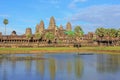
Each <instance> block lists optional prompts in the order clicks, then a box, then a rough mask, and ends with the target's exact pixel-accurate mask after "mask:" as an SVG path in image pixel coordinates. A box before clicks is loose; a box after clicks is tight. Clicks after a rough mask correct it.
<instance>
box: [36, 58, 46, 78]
mask: <svg viewBox="0 0 120 80" xmlns="http://www.w3.org/2000/svg"><path fill="white" fill-rule="evenodd" d="M44 62H45V61H44V60H37V61H36V72H37V74H38V73H39V74H40V75H41V76H40V77H41V80H43V79H44V71H45V65H44Z"/></svg>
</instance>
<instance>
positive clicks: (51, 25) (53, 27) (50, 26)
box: [48, 16, 56, 29]
mask: <svg viewBox="0 0 120 80" xmlns="http://www.w3.org/2000/svg"><path fill="white" fill-rule="evenodd" d="M55 27H56V23H55V19H54V17H53V16H52V17H51V18H50V22H49V27H48V29H55Z"/></svg>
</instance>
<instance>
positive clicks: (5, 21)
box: [3, 19, 8, 35]
mask: <svg viewBox="0 0 120 80" xmlns="http://www.w3.org/2000/svg"><path fill="white" fill-rule="evenodd" d="M3 23H4V25H5V35H6V25H7V24H8V19H4V20H3Z"/></svg>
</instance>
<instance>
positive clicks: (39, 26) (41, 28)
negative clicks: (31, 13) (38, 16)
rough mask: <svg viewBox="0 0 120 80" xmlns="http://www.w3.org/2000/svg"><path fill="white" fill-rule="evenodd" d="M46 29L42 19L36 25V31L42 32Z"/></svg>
mask: <svg viewBox="0 0 120 80" xmlns="http://www.w3.org/2000/svg"><path fill="white" fill-rule="evenodd" d="M43 31H44V22H43V21H42V20H41V21H40V24H37V25H36V30H35V33H42V32H43Z"/></svg>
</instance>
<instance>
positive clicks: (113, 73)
mask: <svg viewBox="0 0 120 80" xmlns="http://www.w3.org/2000/svg"><path fill="white" fill-rule="evenodd" d="M7 56H13V55H7ZM15 56H17V57H19V56H20V57H21V56H24V57H25V56H26V57H27V56H34V57H42V59H39V60H37V59H36V60H8V59H6V58H2V59H0V80H120V55H115V54H114V55H107V54H93V55H77V54H75V53H73V54H72V53H71V54H66V53H64V54H58V53H57V54H44V55H37V54H34V55H33V54H32V55H31V54H30V55H29V54H25V55H23V54H19V55H14V57H15Z"/></svg>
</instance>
